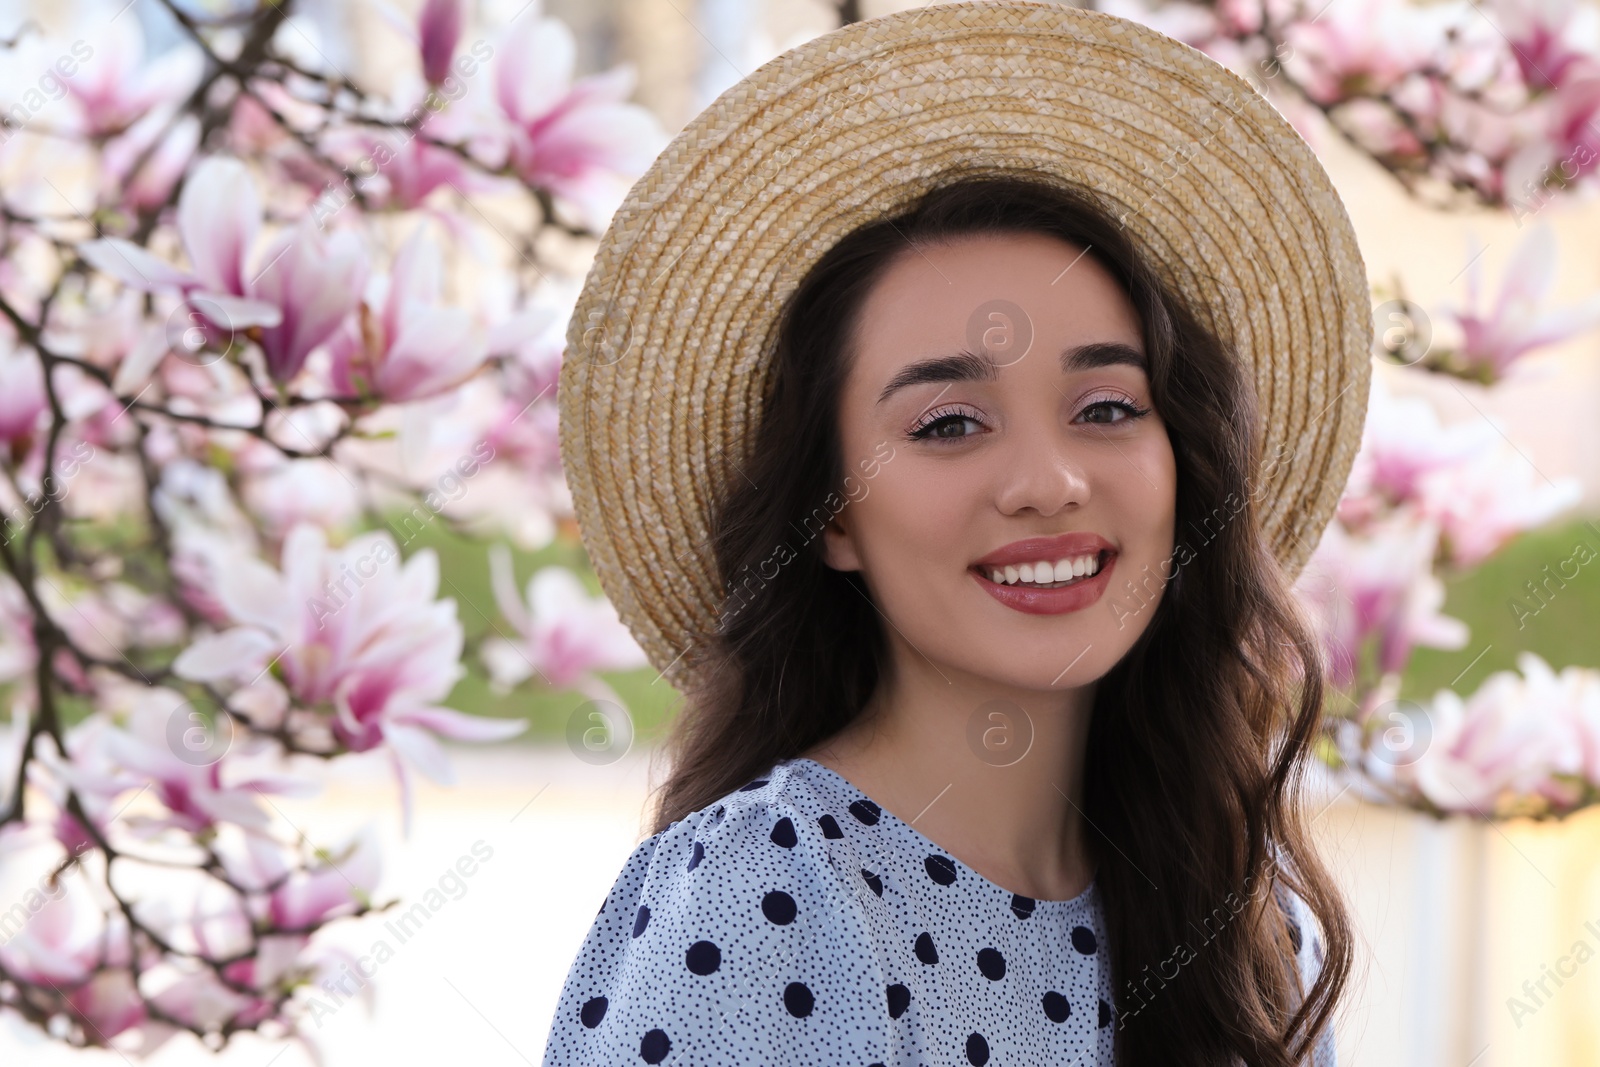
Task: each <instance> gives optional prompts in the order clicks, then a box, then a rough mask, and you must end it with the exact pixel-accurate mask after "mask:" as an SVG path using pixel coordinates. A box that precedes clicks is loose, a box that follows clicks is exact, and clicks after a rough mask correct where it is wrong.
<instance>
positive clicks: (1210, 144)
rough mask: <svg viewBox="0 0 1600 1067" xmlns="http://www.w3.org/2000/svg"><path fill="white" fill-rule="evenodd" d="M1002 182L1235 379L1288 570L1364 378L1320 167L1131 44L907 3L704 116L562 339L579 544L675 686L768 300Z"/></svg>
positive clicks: (1085, 21) (1257, 100)
mask: <svg viewBox="0 0 1600 1067" xmlns="http://www.w3.org/2000/svg"><path fill="white" fill-rule="evenodd" d="M1017 169H1024V170H1026V171H1027V172H1028V173H1029V174H1030V175H1032V176H1036V177H1040V178H1044V179H1047V180H1055V181H1059V182H1065V183H1070V184H1073V185H1076V186H1079V187H1087V188H1089V189H1091V190H1092V191H1094V192H1095V193H1097V194H1099V197H1100V198H1101V199H1102V201H1104V202H1106V203H1108V204H1109V205H1110V206H1111V207H1112V208H1113V210H1114V211H1115V212H1116V213H1117V214H1118V215H1119V216H1120V217H1121V218H1122V219H1123V223H1124V225H1126V226H1127V227H1128V228H1129V229H1130V230H1131V231H1132V232H1133V234H1134V236H1135V237H1136V239H1138V240H1139V242H1140V243H1141V244H1142V245H1143V246H1144V247H1145V249H1146V250H1147V251H1148V252H1149V254H1150V255H1151V256H1152V257H1153V258H1154V259H1155V261H1156V266H1157V269H1158V270H1160V271H1161V272H1162V273H1163V274H1164V276H1165V277H1166V278H1167V279H1168V280H1169V281H1170V282H1171V283H1172V284H1174V285H1175V286H1176V287H1177V288H1178V289H1179V290H1180V291H1181V292H1182V293H1183V294H1184V296H1185V297H1187V298H1188V299H1189V301H1190V303H1191V304H1192V305H1194V306H1195V307H1196V308H1197V309H1198V310H1199V312H1200V314H1201V315H1202V316H1204V317H1208V318H1209V322H1210V325H1211V326H1212V328H1213V329H1214V330H1216V331H1217V332H1218V333H1219V334H1220V335H1221V336H1222V338H1223V339H1224V340H1225V341H1230V342H1232V344H1233V345H1234V346H1235V348H1236V351H1237V352H1238V353H1239V355H1240V358H1241V359H1242V360H1243V361H1244V362H1246V363H1248V364H1249V366H1250V368H1251V369H1252V370H1253V372H1254V381H1255V386H1256V390H1257V394H1258V397H1259V400H1260V404H1261V408H1262V427H1263V438H1262V440H1261V442H1260V443H1261V448H1262V456H1263V457H1264V459H1267V460H1268V462H1264V464H1263V469H1262V471H1261V476H1260V478H1259V479H1258V478H1256V477H1252V479H1251V483H1250V484H1251V486H1252V492H1257V491H1259V496H1258V499H1259V502H1260V504H1261V515H1262V528H1263V531H1264V534H1265V537H1266V540H1267V543H1268V544H1269V545H1270V546H1271V548H1272V550H1273V552H1274V553H1275V554H1276V555H1277V557H1278V559H1279V560H1280V561H1281V563H1282V564H1283V566H1284V568H1285V570H1286V571H1287V572H1288V574H1289V575H1290V576H1291V577H1293V576H1295V575H1297V574H1298V573H1299V571H1300V568H1301V566H1302V565H1303V564H1304V562H1305V559H1306V557H1307V556H1308V555H1309V554H1310V552H1311V550H1312V549H1313V548H1314V547H1315V546H1316V543H1317V541H1318V540H1319V539H1320V537H1321V535H1322V531H1323V529H1324V527H1325V526H1326V524H1327V522H1328V520H1329V518H1330V517H1331V516H1332V514H1333V509H1334V506H1335V504H1336V503H1337V502H1338V499H1339V496H1340V494H1341V493H1342V491H1343V489H1344V485H1345V481H1346V478H1347V477H1348V475H1349V472H1350V467H1351V464H1352V462H1353V460H1354V458H1355V452H1356V449H1357V446H1358V444H1359V442H1360V436H1361V426H1362V421H1363V419H1364V417H1365V413H1366V406H1367V386H1368V381H1369V377H1370V374H1371V363H1370V359H1371V355H1370V345H1371V336H1372V313H1371V310H1370V305H1369V301H1370V295H1369V290H1368V287H1367V277H1366V268H1365V265H1364V264H1363V262H1362V259H1361V253H1360V251H1359V249H1358V248H1357V247H1356V238H1355V233H1354V232H1353V230H1352V228H1351V225H1350V220H1349V218H1348V216H1347V215H1346V214H1345V210H1344V205H1343V204H1342V203H1341V202H1340V200H1339V197H1338V194H1337V193H1335V191H1334V188H1333V185H1332V184H1331V183H1330V181H1329V180H1328V176H1327V174H1326V173H1324V171H1323V169H1322V166H1321V164H1320V163H1319V162H1318V161H1317V158H1316V156H1315V155H1314V154H1313V153H1312V151H1311V149H1310V148H1309V147H1308V146H1307V145H1306V143H1305V142H1304V141H1303V140H1302V139H1301V137H1300V136H1299V134H1298V133H1296V132H1295V130H1294V129H1293V128H1292V127H1291V126H1290V125H1289V123H1288V122H1287V121H1285V120H1284V118H1283V117H1282V116H1281V115H1280V114H1279V113H1278V112H1277V111H1276V110H1275V109H1274V108H1273V106H1272V105H1271V104H1270V103H1268V102H1267V100H1266V99H1265V98H1263V97H1262V96H1261V95H1260V94H1259V93H1257V92H1256V91H1255V90H1254V89H1253V88H1252V87H1251V86H1250V85H1249V83H1248V82H1246V81H1245V80H1244V79H1242V78H1240V77H1239V76H1238V75H1236V74H1234V73H1232V72H1231V71H1229V70H1228V69H1227V68H1225V67H1223V66H1222V65H1221V64H1219V63H1217V62H1216V61H1214V60H1212V59H1211V58H1210V57H1208V56H1206V55H1205V54H1204V53H1202V52H1200V51H1198V50H1196V49H1194V48H1191V47H1190V46H1188V45H1186V44H1183V43H1181V42H1179V41H1176V40H1174V39H1172V38H1170V37H1167V36H1165V35H1164V34H1161V33H1158V32H1156V31H1155V30H1152V29H1149V28H1148V27H1145V26H1142V25H1139V24H1137V23H1134V22H1131V21H1128V20H1126V19H1121V18H1117V17H1114V16H1111V15H1106V14H1101V13H1098V12H1093V11H1085V10H1079V9H1076V8H1070V7H1065V6H1062V5H1058V4H1052V3H1034V2H1028V0H982V2H968V3H954V4H941V5H934V6H928V7H919V8H915V9H913V10H909V11H903V12H900V13H897V14H893V15H888V16H885V17H882V18H875V19H870V20H867V21H863V22H857V23H853V24H851V25H849V26H845V27H843V28H841V29H838V30H835V31H833V32H831V33H826V34H823V35H822V36H820V37H817V38H814V39H813V40H810V41H808V42H806V43H805V44H802V45H800V46H799V47H797V48H793V49H791V50H789V51H788V52H785V53H783V54H782V55H780V56H778V57H776V58H775V59H772V60H771V61H769V62H767V63H766V64H764V65H763V66H761V67H760V68H759V69H758V70H756V71H755V72H754V73H752V74H750V75H749V76H747V77H746V78H745V79H744V80H742V81H740V82H739V83H737V84H736V85H734V86H733V87H732V88H730V89H728V90H727V91H726V92H724V93H723V94H722V95H721V96H719V97H718V98H717V99H716V101H715V102H714V103H712V104H711V106H710V107H708V108H706V110H705V111H703V112H701V113H700V114H699V115H698V116H696V117H695V118H694V119H693V120H692V121H691V122H690V123H689V124H688V125H687V126H686V127H685V128H684V129H683V130H682V132H680V133H679V134H678V135H677V136H676V137H675V138H673V140H672V142H671V143H670V144H669V145H668V146H667V148H666V149H665V151H663V152H662V153H661V155H660V156H659V157H658V158H657V159H656V161H655V162H654V164H652V166H651V167H650V169H649V171H648V172H646V173H645V175H644V176H643V177H642V178H640V179H639V181H638V182H637V183H636V184H635V185H634V186H633V188H632V190H631V191H630V192H629V193H628V196H627V198H626V199H625V200H624V201H623V203H622V205H621V207H620V208H618V210H617V212H616V214H615V215H614V217H613V219H612V221H611V224H610V226H609V228H608V229H607V230H606V232H605V234H604V236H603V237H602V238H601V241H600V246H599V249H598V251H597V253H596V255H595V259H594V263H593V265H592V267H591V268H590V270H589V273H588V277H587V279H586V281H585V285H584V288H583V291H582V293H581V295H580V296H579V298H578V302H577V305H576V310H575V311H574V313H573V316H572V320H571V322H570V323H569V324H568V328H567V336H566V340H567V348H566V353H565V362H564V364H563V365H562V368H561V377H560V385H559V397H560V440H561V456H562V460H563V462H564V464H565V467H566V474H567V481H568V485H569V486H570V489H571V492H572V499H573V505H574V509H575V512H576V516H577V520H578V526H579V529H580V531H581V533H582V536H583V540H584V544H585V545H586V547H587V548H588V551H589V555H590V557H591V558H592V560H593V562H594V567H595V570H596V572H597V574H598V575H599V579H600V584H601V586H602V587H603V588H604V590H605V592H606V594H607V596H608V597H610V599H611V601H612V602H613V603H614V604H615V605H616V607H617V610H618V612H619V614H620V615H621V617H622V620H623V622H624V623H626V624H627V626H628V627H629V629H631V630H632V632H633V634H634V636H635V638H636V639H637V640H638V641H639V643H640V645H641V646H643V648H644V650H645V652H646V654H647V655H648V656H649V658H650V662H651V663H652V664H653V665H654V666H655V667H656V668H657V669H658V670H660V671H662V672H663V674H664V675H665V676H666V677H667V678H668V680H669V681H670V682H672V683H673V684H674V685H677V686H679V687H680V688H683V687H684V686H685V684H686V683H691V679H692V674H693V670H694V666H695V660H696V658H697V657H696V655H695V652H694V651H693V648H694V646H696V645H698V644H700V643H701V642H703V641H704V640H705V639H706V638H707V637H709V636H710V635H711V634H713V633H714V632H715V630H716V620H717V612H718V610H719V607H720V604H721V597H720V592H721V589H722V586H721V583H720V579H719V577H718V576H717V574H716V566H715V561H714V560H713V558H712V555H711V550H710V545H709V542H708V533H709V526H708V520H709V517H710V516H709V514H708V508H709V503H710V500H711V498H712V487H713V486H714V485H720V484H721V480H722V479H724V478H727V477H738V474H737V473H736V472H735V470H734V467H733V464H734V463H735V462H737V461H740V460H742V459H744V458H745V457H746V456H747V455H748V440H747V438H748V436H749V435H750V434H752V432H753V430H754V428H755V419H757V418H758V417H759V415H760V412H761V410H762V408H761V404H762V398H763V395H764V391H765V389H766V387H767V385H768V377H769V370H770V366H771V364H770V358H769V357H770V356H771V354H772V352H773V346H774V344H775V341H776V333H775V324H776V321H777V318H778V314H779V311H780V309H781V307H782V305H783V303H784V301H785V300H786V299H787V297H788V296H789V294H790V293H792V292H793V291H794V290H795V288H796V287H797V286H798V284H799V282H800V280H801V279H802V278H803V277H804V275H805V274H806V272H807V270H808V269H809V268H810V267H811V266H812V264H814V263H815V262H816V261H817V260H818V259H819V258H820V257H821V256H822V254H823V253H824V252H826V251H827V250H828V249H829V248H830V247H831V246H832V245H833V244H835V243H836V242H837V241H838V240H839V239H840V238H841V237H843V236H844V235H845V234H847V233H849V232H850V231H851V230H853V229H855V228H856V227H858V226H860V225H862V224H864V223H867V222H870V221H872V220H874V219H877V218H879V217H880V216H882V215H884V214H892V213H896V212H898V211H899V210H901V209H903V208H906V207H909V206H910V202H911V201H913V200H915V199H916V198H917V197H918V196H920V195H921V194H922V193H924V192H925V191H927V190H928V189H930V188H932V187H933V186H935V185H938V184H942V183H943V182H945V181H948V180H950V179H953V178H955V177H957V176H965V175H970V174H986V173H988V174H1000V173H1006V172H1011V171H1015V170H1017ZM1271 457H1277V459H1276V462H1271Z"/></svg>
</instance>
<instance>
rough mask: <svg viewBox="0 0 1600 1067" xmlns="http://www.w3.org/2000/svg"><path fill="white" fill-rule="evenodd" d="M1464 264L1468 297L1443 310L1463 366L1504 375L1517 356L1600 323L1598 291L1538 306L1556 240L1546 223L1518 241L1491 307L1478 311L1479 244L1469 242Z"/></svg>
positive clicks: (1551, 275) (1551, 274) (1551, 270)
mask: <svg viewBox="0 0 1600 1067" xmlns="http://www.w3.org/2000/svg"><path fill="white" fill-rule="evenodd" d="M1470 245H1471V247H1469V248H1468V250H1467V251H1468V255H1469V257H1470V259H1469V262H1468V265H1467V268H1466V283H1467V299H1466V303H1465V305H1464V306H1462V307H1460V308H1452V309H1450V310H1449V312H1448V315H1449V317H1450V318H1452V319H1454V321H1455V322H1456V324H1457V325H1458V326H1459V327H1460V330H1461V334H1462V343H1461V349H1460V352H1459V358H1460V360H1461V362H1463V363H1464V364H1465V366H1466V369H1468V370H1469V371H1470V370H1481V371H1484V372H1486V373H1487V374H1488V375H1489V377H1490V380H1495V379H1499V378H1502V377H1504V376H1505V375H1506V374H1507V372H1509V371H1510V370H1511V368H1512V366H1513V365H1514V364H1515V363H1516V362H1517V361H1518V360H1519V359H1521V357H1522V356H1524V355H1525V354H1527V353H1528V352H1531V351H1533V350H1535V349H1538V348H1542V347H1544V346H1546V345H1551V344H1555V343H1557V342H1559V341H1564V340H1566V339H1567V338H1568V337H1572V336H1575V335H1577V334H1580V333H1583V332H1585V331H1587V330H1591V329H1593V328H1594V327H1596V326H1600V294H1596V295H1594V296H1591V297H1589V298H1588V299H1586V300H1584V301H1582V302H1580V303H1578V304H1574V305H1571V306H1569V307H1565V308H1561V309H1560V310H1555V311H1545V310H1541V308H1542V305H1543V304H1544V302H1545V299H1546V297H1547V296H1548V294H1549V291H1550V287H1551V286H1552V284H1554V281H1555V270H1556V260H1557V256H1556V241H1555V235H1554V233H1553V232H1552V231H1551V229H1550V227H1549V226H1547V225H1546V224H1544V223H1539V224H1538V225H1536V226H1534V227H1533V228H1532V229H1531V230H1529V232H1528V235H1527V237H1525V238H1523V240H1522V241H1521V242H1519V243H1518V245H1517V249H1516V251H1515V253H1513V255H1512V257H1511V262H1510V263H1508V264H1507V265H1506V271H1505V277H1504V280H1503V281H1502V282H1501V283H1500V291H1499V293H1498V294H1497V295H1496V297H1495V301H1494V306H1493V307H1492V308H1488V309H1485V310H1480V305H1479V300H1478V290H1479V285H1480V281H1479V273H1480V268H1479V260H1480V259H1481V256H1480V254H1479V253H1480V252H1481V247H1480V246H1479V245H1478V243H1477V241H1476V239H1472V240H1471V241H1470Z"/></svg>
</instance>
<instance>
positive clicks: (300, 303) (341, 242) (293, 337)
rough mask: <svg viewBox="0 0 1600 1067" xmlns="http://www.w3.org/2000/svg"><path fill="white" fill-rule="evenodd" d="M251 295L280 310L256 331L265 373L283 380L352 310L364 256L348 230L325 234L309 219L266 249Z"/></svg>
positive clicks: (364, 272) (361, 279)
mask: <svg viewBox="0 0 1600 1067" xmlns="http://www.w3.org/2000/svg"><path fill="white" fill-rule="evenodd" d="M263 260H264V263H265V265H264V266H263V267H262V268H261V271H260V273H259V274H258V275H257V276H256V277H255V278H254V279H253V280H252V281H251V283H250V294H251V295H252V296H253V297H255V298H257V299H259V300H262V301H264V302H266V303H268V304H272V305H274V306H276V307H277V308H279V309H280V310H281V311H282V313H283V317H282V320H281V321H280V322H279V323H278V324H276V325H271V326H268V327H267V328H266V329H264V330H262V331H261V350H262V352H263V353H264V354H265V356H266V360H267V373H268V374H270V375H271V376H272V377H273V379H275V380H276V381H280V382H286V381H288V380H289V379H291V378H293V377H294V376H295V375H296V374H298V373H299V372H300V368H301V367H302V366H303V365H304V364H305V361H306V356H308V355H310V353H311V350H312V349H313V348H316V347H317V346H318V345H320V344H322V343H323V342H324V341H326V340H328V338H330V337H332V336H333V332H334V331H335V330H336V329H338V328H339V325H340V324H341V323H342V322H344V321H345V319H346V318H347V317H349V315H350V313H351V312H352V311H354V310H355V308H356V305H357V303H358V301H359V299H360V296H361V290H362V288H363V287H364V286H365V285H366V279H367V270H368V266H367V254H366V250H365V249H364V248H363V247H362V245H361V241H360V239H359V238H358V237H357V236H356V235H355V234H354V233H352V232H350V231H348V230H341V231H339V232H337V233H334V234H332V235H330V236H327V237H324V236H323V235H322V234H320V233H319V232H318V229H317V227H316V226H315V225H314V224H313V223H312V222H311V221H310V220H309V219H302V220H301V222H300V224H299V225H298V226H296V227H294V228H293V229H290V230H285V231H284V233H283V234H282V235H281V236H280V237H279V238H278V240H277V241H276V242H274V243H273V244H272V245H271V246H270V247H269V248H268V249H267V251H266V252H265V254H264V257H263Z"/></svg>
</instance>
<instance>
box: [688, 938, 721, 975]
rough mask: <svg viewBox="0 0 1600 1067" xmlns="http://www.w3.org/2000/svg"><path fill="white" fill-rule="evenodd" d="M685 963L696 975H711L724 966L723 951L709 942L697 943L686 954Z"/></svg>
mask: <svg viewBox="0 0 1600 1067" xmlns="http://www.w3.org/2000/svg"><path fill="white" fill-rule="evenodd" d="M684 962H686V963H687V964H688V965H689V969H690V970H691V971H693V972H694V973H695V974H710V973H712V972H713V971H715V970H716V969H717V968H718V967H721V966H722V950H721V949H719V948H718V947H717V946H716V945H713V944H712V943H711V942H709V941H696V942H695V943H694V944H692V945H690V946H689V951H688V952H686V953H684Z"/></svg>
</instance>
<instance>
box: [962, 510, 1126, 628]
mask: <svg viewBox="0 0 1600 1067" xmlns="http://www.w3.org/2000/svg"><path fill="white" fill-rule="evenodd" d="M1088 555H1093V556H1094V557H1095V559H1096V562H1097V563H1098V564H1099V570H1098V571H1097V572H1096V573H1095V574H1092V575H1084V576H1083V577H1080V578H1076V579H1073V580H1072V581H1070V582H1069V583H1068V584H1066V585H1062V586H1058V587H1056V588H1053V589H1052V588H1047V587H1044V586H1033V585H1029V584H1027V583H1023V582H1018V583H1015V584H1003V583H999V582H995V581H993V580H991V579H990V577H989V573H990V571H991V570H1001V569H1004V568H1005V567H1006V566H1007V565H1010V566H1013V567H1014V566H1018V565H1020V564H1023V563H1038V562H1040V561H1044V562H1048V563H1054V562H1056V561H1057V560H1061V559H1077V558H1078V557H1080V556H1088ZM1116 558H1117V550H1116V548H1114V547H1113V546H1112V544H1111V542H1109V541H1107V540H1106V539H1105V538H1103V537H1101V536H1100V535H1099V534H1095V533H1091V532H1088V531H1084V532H1081V533H1069V534H1060V535H1058V536H1056V537H1029V538H1025V539H1024V540H1021V541H1013V542H1011V543H1010V544H1009V545H1006V546H1004V547H1002V548H998V549H996V550H995V551H993V552H991V553H989V554H988V555H987V556H984V557H983V558H982V559H980V560H978V561H977V562H975V563H973V564H972V565H971V566H970V567H969V568H967V570H968V573H970V574H971V575H972V576H973V579H974V580H975V581H977V583H978V585H979V586H980V587H981V588H982V589H983V591H984V592H986V593H988V594H989V595H990V596H992V597H994V598H995V599H996V600H998V601H999V602H1000V603H1002V604H1004V605H1005V606H1006V607H1008V608H1014V609H1015V610H1017V611H1020V612H1023V613H1025V614H1029V615H1061V614H1064V613H1066V612H1069V611H1081V610H1082V609H1084V608H1086V607H1088V606H1089V605H1090V604H1093V603H1094V602H1095V601H1097V600H1099V599H1100V596H1101V594H1103V593H1104V592H1105V591H1106V587H1107V586H1109V585H1110V584H1111V569H1112V567H1113V566H1114V564H1115V561H1116Z"/></svg>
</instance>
